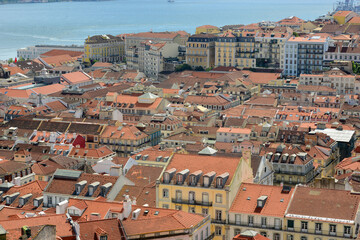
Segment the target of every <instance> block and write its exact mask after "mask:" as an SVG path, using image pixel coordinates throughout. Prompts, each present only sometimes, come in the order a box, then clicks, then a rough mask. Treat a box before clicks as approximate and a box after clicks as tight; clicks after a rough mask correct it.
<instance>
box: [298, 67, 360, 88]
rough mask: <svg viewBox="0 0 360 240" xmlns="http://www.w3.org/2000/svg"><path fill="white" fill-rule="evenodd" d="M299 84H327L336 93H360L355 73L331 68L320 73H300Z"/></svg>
mask: <svg viewBox="0 0 360 240" xmlns="http://www.w3.org/2000/svg"><path fill="white" fill-rule="evenodd" d="M299 84H301V85H317V86H327V87H331V88H333V89H336V92H337V93H338V94H358V93H360V81H359V79H357V77H356V76H355V75H351V74H348V73H346V72H344V71H342V70H340V69H338V68H333V69H331V70H330V71H326V72H324V73H322V74H300V78H299Z"/></svg>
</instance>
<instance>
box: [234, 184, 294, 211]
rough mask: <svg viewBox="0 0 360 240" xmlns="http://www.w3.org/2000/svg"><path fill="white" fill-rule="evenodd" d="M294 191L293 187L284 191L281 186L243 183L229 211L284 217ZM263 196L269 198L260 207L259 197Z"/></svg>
mask: <svg viewBox="0 0 360 240" xmlns="http://www.w3.org/2000/svg"><path fill="white" fill-rule="evenodd" d="M293 192H294V191H293V189H292V190H291V191H290V192H289V193H284V192H282V187H281V186H269V185H259V184H251V183H243V184H241V186H240V188H239V191H238V193H237V195H236V197H235V199H234V201H233V203H232V205H231V208H230V210H229V212H231V213H240V214H251V215H262V216H274V217H283V216H284V214H285V211H286V209H287V207H288V203H289V201H290V199H291V197H292V195H293ZM261 196H267V200H266V202H265V205H264V207H263V208H258V207H257V199H258V198H259V197H261Z"/></svg>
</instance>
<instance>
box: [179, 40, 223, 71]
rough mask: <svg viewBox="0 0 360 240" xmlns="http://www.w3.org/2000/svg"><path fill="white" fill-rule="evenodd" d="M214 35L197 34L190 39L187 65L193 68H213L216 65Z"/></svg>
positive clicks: (187, 46)
mask: <svg viewBox="0 0 360 240" xmlns="http://www.w3.org/2000/svg"><path fill="white" fill-rule="evenodd" d="M216 39H217V36H215V35H212V34H196V35H192V36H190V37H189V38H188V41H187V45H186V63H187V64H189V65H190V66H191V67H192V68H196V67H202V68H203V69H206V68H212V67H214V65H215V41H216Z"/></svg>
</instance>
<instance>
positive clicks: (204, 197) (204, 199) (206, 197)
mask: <svg viewBox="0 0 360 240" xmlns="http://www.w3.org/2000/svg"><path fill="white" fill-rule="evenodd" d="M202 202H203V204H206V205H207V204H209V194H208V193H203V194H202Z"/></svg>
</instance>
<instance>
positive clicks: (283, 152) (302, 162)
mask: <svg viewBox="0 0 360 240" xmlns="http://www.w3.org/2000/svg"><path fill="white" fill-rule="evenodd" d="M260 155H261V156H265V157H266V159H268V160H269V162H271V164H272V165H273V168H274V171H275V177H274V185H280V184H287V185H296V184H299V183H301V184H309V183H311V182H312V181H313V180H314V177H315V175H316V174H315V167H314V158H313V157H312V156H310V154H309V153H308V152H306V151H305V150H304V149H302V148H301V147H298V146H292V145H290V144H283V143H282V144H274V143H272V144H270V145H268V146H265V148H264V149H262V150H261V152H260Z"/></svg>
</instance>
